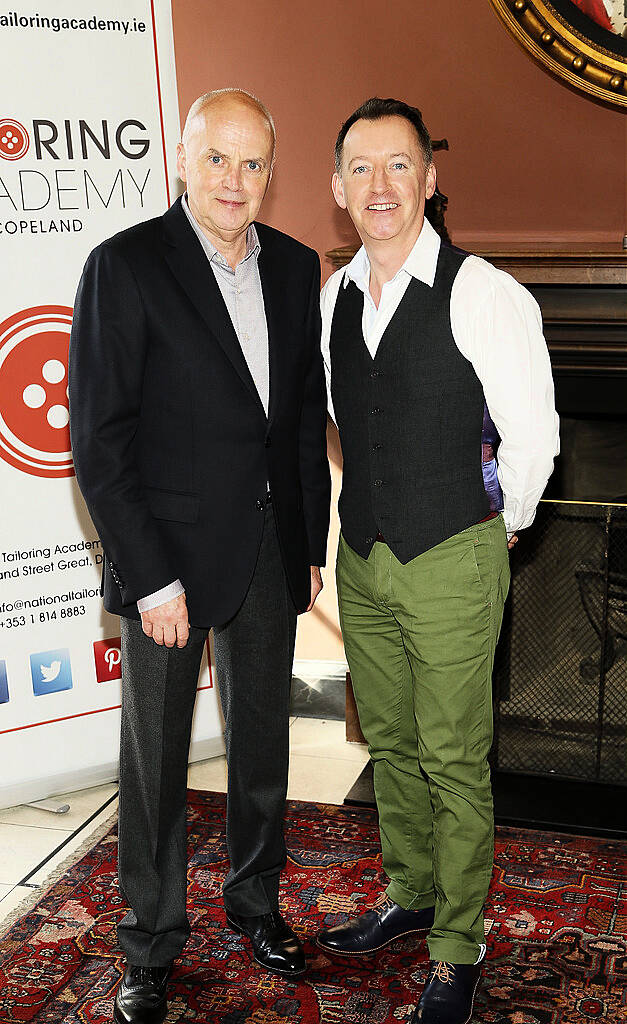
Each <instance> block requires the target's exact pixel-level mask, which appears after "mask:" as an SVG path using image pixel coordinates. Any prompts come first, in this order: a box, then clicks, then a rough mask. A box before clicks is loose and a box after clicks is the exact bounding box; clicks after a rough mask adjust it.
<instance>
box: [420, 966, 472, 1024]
mask: <svg viewBox="0 0 627 1024" xmlns="http://www.w3.org/2000/svg"><path fill="white" fill-rule="evenodd" d="M480 977H481V968H480V967H479V966H478V965H477V964H449V963H445V962H444V961H443V960H436V961H433V960H432V961H431V963H430V964H429V976H428V978H427V984H426V985H425V987H424V990H423V993H422V995H421V997H420V999H419V1000H418V1006H417V1007H416V1009H415V1010H414V1012H413V1014H412V1016H411V1018H410V1020H409V1024H470V1020H471V1018H472V1008H473V1004H474V1001H475V992H476V991H477V985H478V984H479V978H480Z"/></svg>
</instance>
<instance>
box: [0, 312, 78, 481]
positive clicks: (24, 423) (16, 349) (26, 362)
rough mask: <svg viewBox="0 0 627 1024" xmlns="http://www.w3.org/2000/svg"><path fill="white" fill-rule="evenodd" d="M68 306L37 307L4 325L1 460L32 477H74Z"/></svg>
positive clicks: (0, 339) (0, 331) (0, 338)
mask: <svg viewBox="0 0 627 1024" xmlns="http://www.w3.org/2000/svg"><path fill="white" fill-rule="evenodd" d="M71 325H72V310H71V308H70V307H69V306H33V307H32V308H30V309H23V310H21V311H20V312H19V313H15V314H14V315H13V316H10V317H9V318H8V320H5V321H4V322H3V323H1V324H0V457H2V458H3V459H4V460H5V462H8V463H9V465H11V466H14V467H15V468H16V469H21V470H22V472H24V473H30V474H31V475H33V476H43V477H62V476H73V475H74V467H73V464H72V452H71V451H70V427H69V422H70V413H69V403H68V381H67V366H68V350H69V344H70V328H71Z"/></svg>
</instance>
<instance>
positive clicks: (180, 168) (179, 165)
mask: <svg viewBox="0 0 627 1024" xmlns="http://www.w3.org/2000/svg"><path fill="white" fill-rule="evenodd" d="M176 173H177V174H178V176H179V178H180V179H181V181H184V182H187V170H186V167H185V146H184V145H183V143H182V142H179V144H178V146H177V147H176Z"/></svg>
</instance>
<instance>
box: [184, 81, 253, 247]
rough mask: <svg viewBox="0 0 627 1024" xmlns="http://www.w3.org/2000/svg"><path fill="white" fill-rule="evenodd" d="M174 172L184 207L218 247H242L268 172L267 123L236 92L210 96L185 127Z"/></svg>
mask: <svg viewBox="0 0 627 1024" xmlns="http://www.w3.org/2000/svg"><path fill="white" fill-rule="evenodd" d="M176 155H177V170H178V174H179V177H180V178H181V180H182V181H184V182H185V184H186V185H187V196H188V202H189V208H190V210H191V212H192V214H193V215H194V217H195V219H196V220H197V222H198V223H199V224H200V227H201V228H202V230H203V231H204V233H205V234H206V235H207V237H208V238H209V239H210V240H211V241H212V242H213V243H214V245H215V246H216V248H217V249H220V247H221V246H224V245H226V246H228V247H230V248H232V247H233V246H234V245H237V244H238V242H241V244H242V245H245V239H246V231H247V229H248V226H249V224H250V223H251V222H252V221H253V220H254V219H255V217H256V216H257V213H258V212H259V207H260V206H261V202H262V200H263V197H264V196H265V194H266V190H267V188H268V184H269V181H270V175H271V171H272V156H273V139H272V132H271V129H270V125H269V124H268V121H267V120H266V118H265V116H264V114H263V113H262V111H261V110H260V109H259V108H258V107H257V106H256V104H255V103H254V102H253V101H251V100H249V99H248V98H247V97H245V96H242V95H241V94H237V93H236V94H228V95H225V96H220V97H217V98H216V99H214V100H213V101H212V102H211V103H209V105H208V106H207V107H205V109H204V110H201V111H200V112H199V113H198V114H197V115H196V116H195V117H194V118H193V120H192V122H191V124H188V125H187V126H186V131H185V139H184V142H181V143H179V145H178V147H177V153H176Z"/></svg>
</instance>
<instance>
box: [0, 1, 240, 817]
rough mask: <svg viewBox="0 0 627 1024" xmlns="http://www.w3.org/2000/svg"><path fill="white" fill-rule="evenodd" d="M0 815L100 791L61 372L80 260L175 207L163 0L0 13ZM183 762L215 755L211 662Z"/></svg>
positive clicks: (114, 673) (87, 603) (103, 667)
mask: <svg viewBox="0 0 627 1024" xmlns="http://www.w3.org/2000/svg"><path fill="white" fill-rule="evenodd" d="M0 42H1V44H2V52H3V55H4V59H3V60H2V62H1V64H0V96H1V97H2V108H1V109H0V254H1V257H2V288H1V293H0V489H1V494H2V514H1V525H0V762H1V764H2V776H1V779H0V807H6V806H10V805H11V804H14V803H19V802H23V801H27V800H33V799H36V798H43V797H46V796H49V795H51V794H53V793H58V792H62V791H64V790H70V789H78V788H82V787H83V786H87V785H91V784H97V783H100V782H104V781H108V780H111V779H113V778H115V777H116V776H117V757H118V750H117V748H118V737H119V723H120V712H119V706H120V654H119V620H118V619H117V618H114V617H113V616H110V615H107V614H106V613H105V612H104V611H103V610H102V602H101V598H100V577H101V569H102V549H101V546H100V542H99V540H98V537H97V535H96V532H95V529H94V527H93V525H92V523H91V521H90V519H89V516H88V514H87V512H86V509H85V506H84V503H83V500H82V498H81V495H80V493H79V491H78V487H77V486H76V481H75V478H74V472H73V468H72V457H71V452H70V450H69V449H70V444H69V428H68V398H67V357H68V342H69V332H70V326H71V320H72V303H73V301H74V295H75V292H76V286H77V283H78V279H79V277H80V273H81V270H82V267H83V264H84V262H85V259H86V257H87V255H88V253H89V252H90V251H91V249H93V248H94V246H96V245H97V244H98V243H99V242H101V241H102V240H103V239H105V238H108V237H110V236H111V235H113V234H115V233H116V232H117V231H120V230H121V229H123V228H125V227H128V226H130V225H132V224H135V223H137V222H138V221H141V220H147V219H148V218H150V217H154V216H157V215H158V214H161V213H163V212H164V210H165V209H166V208H167V207H168V206H169V205H170V203H171V201H172V200H173V198H174V197H175V191H176V174H175V165H174V155H175V146H176V142H177V140H178V137H179V119H178V104H177V96H176V78H175V68H174V49H173V41H172V24H171V10H170V3H169V0H94V4H93V6H90V5H88V4H86V3H85V0H38V3H37V5H36V6H35V5H33V7H32V8H28V7H24V6H21V7H19V8H16V9H11V10H7V11H6V12H4V13H3V12H2V11H1V10H0ZM199 689H200V693H199V699H198V701H197V708H196V711H197V713H196V720H195V727H194V738H193V748H192V749H193V751H194V754H195V756H208V755H209V754H211V753H215V752H217V751H218V750H219V749H221V747H222V739H221V723H220V718H219V715H218V710H217V706H216V699H215V690H214V688H213V676H212V673H211V668H210V664H209V665H208V664H207V660H206V659H205V661H204V662H203V669H202V673H201V678H200V681H199Z"/></svg>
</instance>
